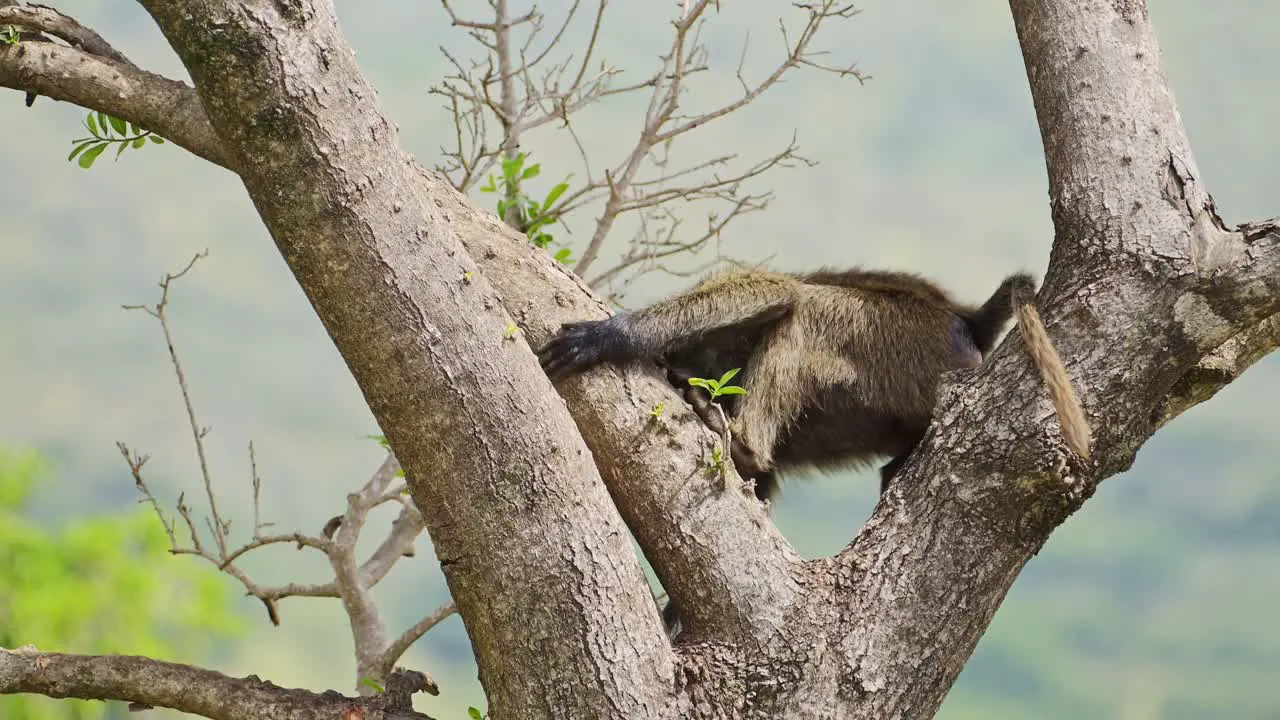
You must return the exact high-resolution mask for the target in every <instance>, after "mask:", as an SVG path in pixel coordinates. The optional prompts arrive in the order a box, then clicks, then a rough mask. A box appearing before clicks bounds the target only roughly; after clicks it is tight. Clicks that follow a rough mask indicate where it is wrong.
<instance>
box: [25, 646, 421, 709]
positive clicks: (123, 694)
mask: <svg viewBox="0 0 1280 720" xmlns="http://www.w3.org/2000/svg"><path fill="white" fill-rule="evenodd" d="M18 693H34V694H38V695H45V696H47V697H51V698H80V699H83V700H117V701H120V702H127V703H129V704H130V707H131V708H132V709H147V708H157V707H163V708H171V709H174V710H179V711H181V712H185V713H191V714H192V715H199V716H201V717H206V718H211V719H212V720H242V719H243V718H250V717H252V718H261V720H303V719H304V718H322V717H323V718H349V717H360V718H365V720H378V719H381V720H392V719H397V720H409V719H410V718H418V719H421V720H431V719H430V717H429V716H427V715H423V714H421V713H418V712H415V711H413V709H412V705H407V706H406V705H404V704H403V702H404V699H402V698H396V701H397V705H396V706H393V705H392V703H391V702H389V700H390V698H386V697H383V696H379V697H374V698H349V697H346V696H343V695H342V694H340V693H336V692H333V691H328V692H323V693H313V692H311V691H309V690H296V689H291V688H282V687H279V686H278V685H274V684H272V683H269V682H265V681H263V680H259V679H258V678H257V677H256V676H253V675H250V676H249V677H246V678H232V677H228V676H226V675H223V674H222V673H219V672H215V671H213V670H206V669H203V668H198V667H193V666H191V665H182V664H179V663H170V662H163V661H160V660H152V659H150V658H145V657H136V656H131V655H65V654H62V653H46V652H39V651H37V650H35V649H34V648H32V647H29V646H28V647H24V648H19V649H17V650H5V649H0V695H14V694H18Z"/></svg>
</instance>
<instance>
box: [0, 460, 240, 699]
mask: <svg viewBox="0 0 1280 720" xmlns="http://www.w3.org/2000/svg"><path fill="white" fill-rule="evenodd" d="M43 470H44V465H43V463H42V461H41V459H40V457H39V455H37V454H35V453H33V452H16V451H12V450H6V449H4V448H3V447H0V647H6V648H14V647H19V646H21V645H25V644H31V645H35V646H36V647H37V648H39V649H41V650H46V651H53V652H74V653H84V654H101V653H120V654H129V655H147V656H150V657H154V658H160V659H166V660H178V659H188V660H194V661H199V660H201V659H204V658H206V657H207V656H208V654H209V653H210V651H211V649H212V648H213V646H214V643H215V641H217V640H218V639H220V638H226V637H229V636H233V635H235V634H237V633H238V632H239V630H240V629H241V624H240V623H239V622H238V619H237V618H236V617H235V616H234V615H233V614H232V612H231V609H230V608H231V603H230V595H229V593H228V592H227V586H226V584H225V583H224V582H223V581H222V579H221V577H220V576H219V575H218V574H217V573H216V572H214V571H212V570H210V569H207V568H204V567H202V566H199V565H197V564H196V563H193V562H174V561H172V559H171V556H170V555H169V553H168V548H169V541H168V538H166V537H165V534H164V531H163V530H162V529H161V527H160V523H159V522H158V521H157V520H156V517H155V515H154V514H152V512H151V511H150V509H144V508H138V509H137V510H130V511H126V512H115V513H113V514H110V515H100V516H94V517H80V518H74V519H67V520H65V521H64V522H62V523H60V525H61V527H50V526H48V525H47V524H42V523H36V522H32V521H31V520H30V519H28V518H27V517H24V515H23V509H24V507H26V506H27V504H28V502H29V501H30V499H31V497H32V495H33V494H34V493H36V492H47V493H58V492H67V488H65V487H58V486H56V485H54V484H52V483H49V482H46V481H44V480H43V478H45V477H46V476H47V475H46V474H45V473H44V472H43ZM107 717H127V712H126V711H125V709H124V707H123V705H122V704H121V703H111V704H104V703H101V702H85V701H80V700H51V699H47V698H40V697H28V696H4V697H0V718H4V719H5V720H52V719H53V718H72V719H74V720H89V719H91V718H107Z"/></svg>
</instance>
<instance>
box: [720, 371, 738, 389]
mask: <svg viewBox="0 0 1280 720" xmlns="http://www.w3.org/2000/svg"><path fill="white" fill-rule="evenodd" d="M741 369H742V368H734V369H732V370H730V371H729V372H727V373H725V374H723V375H721V376H720V384H721V385H724V384H725V383H727V382H729V381H730V380H732V379H733V376H734V375H737V374H738V371H739V370H741Z"/></svg>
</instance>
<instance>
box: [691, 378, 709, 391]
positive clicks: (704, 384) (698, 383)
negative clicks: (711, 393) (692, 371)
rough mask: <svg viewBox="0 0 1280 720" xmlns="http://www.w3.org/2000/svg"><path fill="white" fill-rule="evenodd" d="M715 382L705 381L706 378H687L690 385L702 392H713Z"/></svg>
mask: <svg viewBox="0 0 1280 720" xmlns="http://www.w3.org/2000/svg"><path fill="white" fill-rule="evenodd" d="M715 382H716V381H715V380H707V379H706V378H689V384H690V385H692V386H694V387H700V388H702V389H704V390H715V388H714V387H712V386H713V385H714V384H715Z"/></svg>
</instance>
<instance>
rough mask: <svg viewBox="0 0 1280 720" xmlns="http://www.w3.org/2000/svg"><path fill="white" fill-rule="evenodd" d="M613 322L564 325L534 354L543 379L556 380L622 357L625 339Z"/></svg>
mask: <svg viewBox="0 0 1280 720" xmlns="http://www.w3.org/2000/svg"><path fill="white" fill-rule="evenodd" d="M613 321H614V318H610V319H608V320H588V321H587V322H577V323H568V324H567V325H564V326H562V327H561V328H560V332H558V333H556V336H555V337H553V338H551V340H550V342H548V343H547V344H546V345H545V346H543V348H542V349H541V350H539V351H538V362H540V363H542V370H543V372H545V373H546V374H547V377H549V378H551V379H552V380H557V379H559V378H562V377H564V376H566V375H572V374H573V373H577V372H582V371H583V370H586V369H588V368H590V367H593V366H595V365H599V364H600V363H602V362H607V361H610V360H620V359H623V358H624V357H625V350H626V348H627V339H626V336H625V335H624V334H623V333H622V331H621V330H620V329H619V328H618V326H617V323H615V322H613Z"/></svg>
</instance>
